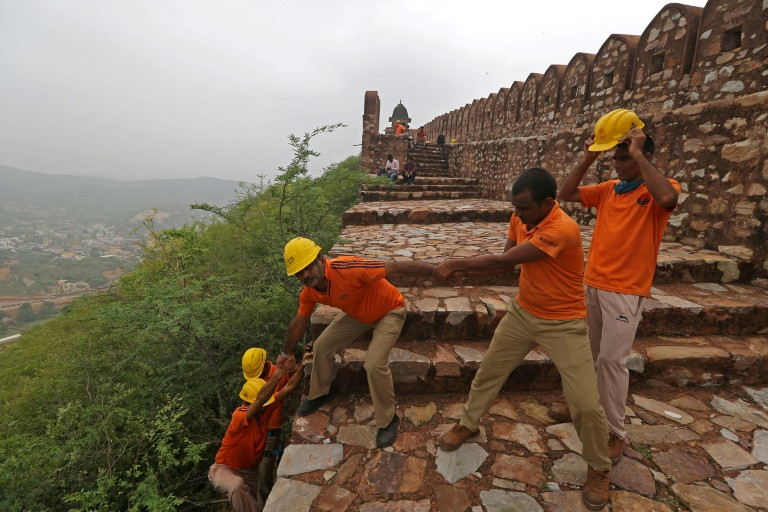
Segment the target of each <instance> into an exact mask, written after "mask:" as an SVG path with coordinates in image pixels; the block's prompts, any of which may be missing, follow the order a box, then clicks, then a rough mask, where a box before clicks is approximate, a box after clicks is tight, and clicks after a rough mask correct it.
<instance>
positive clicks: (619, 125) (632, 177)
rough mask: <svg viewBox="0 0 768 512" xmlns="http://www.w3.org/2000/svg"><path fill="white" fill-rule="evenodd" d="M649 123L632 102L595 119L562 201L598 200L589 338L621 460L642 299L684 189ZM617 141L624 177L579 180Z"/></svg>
mask: <svg viewBox="0 0 768 512" xmlns="http://www.w3.org/2000/svg"><path fill="white" fill-rule="evenodd" d="M606 126H607V130H606ZM633 126H634V128H633ZM642 127H643V123H642V121H640V119H639V118H638V117H637V114H635V113H634V112H632V111H631V110H624V109H619V110H615V111H613V112H610V113H609V114H606V115H605V116H603V117H602V118H601V119H600V120H599V121H598V124H597V125H595V131H596V133H597V134H598V135H597V138H599V139H600V140H597V142H595V140H593V139H592V138H589V139H588V140H587V141H586V143H585V144H584V156H583V157H582V159H581V161H580V162H579V163H578V164H577V165H576V168H575V169H574V170H573V171H571V173H570V175H569V176H568V177H567V178H566V180H565V182H564V183H563V187H562V189H561V190H560V194H559V195H558V197H559V198H560V199H561V200H563V201H578V202H581V204H582V205H583V206H585V207H587V208H591V207H595V208H597V222H596V224H595V231H594V234H593V235H592V244H591V246H590V249H589V256H588V257H587V267H586V271H585V273H584V283H585V284H586V285H587V286H586V304H587V325H588V326H589V339H590V345H591V347H592V357H593V360H594V364H595V369H596V371H597V387H598V391H599V392H600V403H601V404H602V406H603V408H604V409H605V414H606V417H607V419H608V430H609V434H610V435H609V440H608V446H609V449H610V456H611V461H612V462H613V463H614V464H616V463H617V462H619V460H620V459H621V454H622V451H623V449H624V437H625V436H626V434H627V431H626V429H625V428H624V415H625V410H626V409H625V403H626V400H627V393H628V391H629V370H628V369H627V359H628V358H629V354H630V352H631V350H632V343H633V342H634V339H635V332H636V331H637V326H638V324H639V323H640V320H641V319H642V310H643V302H644V300H645V298H646V297H648V296H650V292H651V282H652V281H653V274H654V272H655V271H656V259H657V255H658V251H659V245H660V244H661V237H662V236H663V235H664V228H665V227H666V225H667V221H668V220H669V216H670V214H671V212H672V211H673V210H674V209H675V207H676V206H677V198H678V194H679V193H680V185H679V184H678V183H677V181H675V180H673V179H667V178H666V177H665V176H664V175H663V174H662V173H661V172H660V171H659V170H658V169H657V168H656V167H655V166H654V165H653V164H652V163H651V158H652V157H653V153H654V149H655V148H654V143H653V140H652V139H651V138H650V137H648V136H646V135H645V133H643V132H642V131H641V130H640V128H642ZM593 137H596V136H595V134H593ZM614 146H615V148H616V149H615V150H614V152H613V157H612V158H613V162H614V164H613V165H614V170H615V171H616V175H617V176H618V178H619V179H618V180H608V181H605V182H603V183H600V184H597V185H588V186H583V187H579V183H581V180H582V179H583V177H584V174H585V173H586V171H587V169H589V167H590V166H591V165H592V163H593V162H594V161H595V159H596V158H597V156H598V155H599V154H600V152H601V151H605V150H607V149H610V148H612V147H614ZM550 414H551V415H552V416H553V417H555V418H556V419H558V420H561V421H570V418H571V414H570V411H569V410H568V408H567V407H565V406H563V405H562V404H555V405H553V407H552V408H551V409H550Z"/></svg>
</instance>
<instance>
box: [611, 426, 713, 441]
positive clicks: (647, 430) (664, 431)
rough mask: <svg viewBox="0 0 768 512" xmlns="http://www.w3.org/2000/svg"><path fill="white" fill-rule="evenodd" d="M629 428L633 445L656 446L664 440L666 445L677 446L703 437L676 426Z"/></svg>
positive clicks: (628, 431)
mask: <svg viewBox="0 0 768 512" xmlns="http://www.w3.org/2000/svg"><path fill="white" fill-rule="evenodd" d="M626 428H627V437H629V439H630V440H631V441H632V442H633V443H640V444H655V443H658V442H659V441H661V440H663V442H665V443H669V444H676V443H681V442H683V441H696V440H699V439H701V436H700V435H698V434H696V433H695V432H691V431H690V430H688V429H686V428H683V427H676V426H674V425H632V424H629V425H627V426H626Z"/></svg>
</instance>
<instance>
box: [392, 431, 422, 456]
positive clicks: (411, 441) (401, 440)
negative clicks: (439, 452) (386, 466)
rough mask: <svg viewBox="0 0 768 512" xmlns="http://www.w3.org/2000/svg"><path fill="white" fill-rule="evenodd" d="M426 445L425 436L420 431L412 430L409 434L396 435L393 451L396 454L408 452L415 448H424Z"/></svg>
mask: <svg viewBox="0 0 768 512" xmlns="http://www.w3.org/2000/svg"><path fill="white" fill-rule="evenodd" d="M426 443H427V436H426V434H425V433H424V432H422V431H421V430H413V431H410V432H400V433H398V434H397V439H396V440H395V444H394V447H395V451H398V452H410V451H412V450H415V449H417V448H424V446H425V444H426Z"/></svg>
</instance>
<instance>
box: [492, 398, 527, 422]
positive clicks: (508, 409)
mask: <svg viewBox="0 0 768 512" xmlns="http://www.w3.org/2000/svg"><path fill="white" fill-rule="evenodd" d="M488 412H490V413H491V414H498V415H499V416H504V417H505V418H509V419H511V420H515V421H520V416H519V415H518V414H517V411H515V405H514V404H513V403H512V402H510V401H509V400H507V399H506V398H502V399H501V400H499V401H497V402H496V403H495V404H493V405H492V406H491V408H490V409H489V410H488Z"/></svg>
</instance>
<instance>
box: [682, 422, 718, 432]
mask: <svg viewBox="0 0 768 512" xmlns="http://www.w3.org/2000/svg"><path fill="white" fill-rule="evenodd" d="M688 426H689V427H690V428H691V429H692V430H694V431H695V432H698V433H699V434H706V433H707V432H710V431H711V430H712V429H713V428H715V427H714V425H712V422H711V421H708V420H704V419H699V420H696V421H694V422H693V423H691V424H690V425H688Z"/></svg>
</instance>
